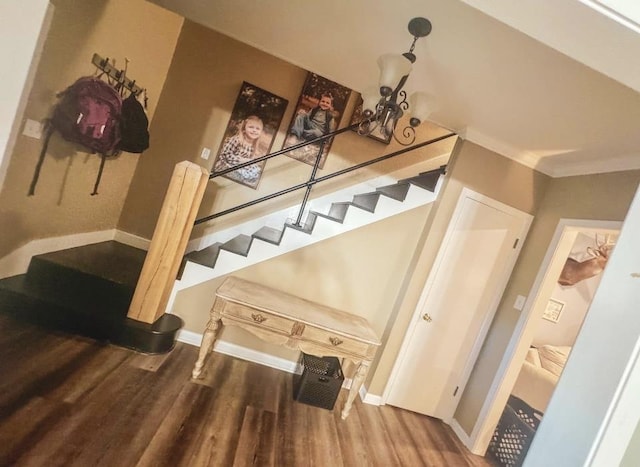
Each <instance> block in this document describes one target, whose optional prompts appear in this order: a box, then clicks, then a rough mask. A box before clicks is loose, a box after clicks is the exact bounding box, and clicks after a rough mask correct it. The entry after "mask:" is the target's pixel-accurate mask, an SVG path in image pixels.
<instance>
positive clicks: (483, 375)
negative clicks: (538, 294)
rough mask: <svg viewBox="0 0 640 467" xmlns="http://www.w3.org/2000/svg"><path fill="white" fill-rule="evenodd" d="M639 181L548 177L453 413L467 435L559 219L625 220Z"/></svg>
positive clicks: (638, 176)
mask: <svg viewBox="0 0 640 467" xmlns="http://www.w3.org/2000/svg"><path fill="white" fill-rule="evenodd" d="M639 182H640V171H637V170H636V171H629V172H617V173H608V174H599V175H586V176H577V177H565V178H558V179H552V180H551V181H550V183H549V187H548V189H547V192H546V194H545V198H544V201H543V202H542V205H541V206H540V209H539V210H538V212H537V213H536V217H535V219H534V221H533V224H532V227H531V230H530V232H529V236H528V238H527V241H526V243H525V244H524V247H523V249H522V252H521V254H520V258H519V260H518V262H517V264H516V267H515V269H514V272H513V274H512V276H511V279H510V280H509V283H508V284H507V288H506V290H505V293H504V295H503V297H502V301H501V303H500V305H499V307H498V311H497V312H496V316H495V318H494V320H493V323H492V325H491V328H490V330H489V333H488V335H487V339H486V341H485V343H484V346H483V348H482V350H481V352H480V355H479V357H478V361H477V363H476V366H475V368H474V370H473V372H472V374H471V377H470V379H469V382H468V385H467V388H466V389H465V391H464V393H463V395H462V397H461V399H460V404H459V406H458V409H457V411H456V413H455V418H456V419H457V420H458V422H459V423H460V425H461V426H462V428H463V429H464V430H465V431H466V432H467V433H471V430H472V429H473V426H474V424H475V422H476V420H477V418H478V414H479V413H480V409H481V408H482V404H483V403H484V401H485V399H486V397H487V395H488V391H489V388H490V385H491V383H492V381H493V378H494V376H495V374H496V372H497V369H498V366H499V364H500V361H501V359H502V356H503V354H504V352H505V350H506V348H507V345H508V343H509V340H510V338H511V336H512V334H513V331H514V328H515V325H516V323H517V321H518V318H519V316H520V315H519V312H518V311H517V310H515V309H514V308H513V303H514V301H515V299H516V296H517V295H524V296H528V295H529V291H530V289H531V287H532V285H533V282H534V280H535V277H536V275H537V273H538V269H539V268H540V264H541V263H542V259H543V258H544V255H545V253H546V251H547V248H548V246H549V242H550V241H551V238H552V237H553V234H554V232H555V230H556V227H557V225H558V221H559V220H560V219H561V218H567V219H592V220H612V221H619V220H623V219H624V217H625V215H626V213H627V210H628V208H629V204H630V202H631V200H632V198H633V195H634V193H635V191H636V189H637V187H638V183H639Z"/></svg>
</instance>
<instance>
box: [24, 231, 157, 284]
mask: <svg viewBox="0 0 640 467" xmlns="http://www.w3.org/2000/svg"><path fill="white" fill-rule="evenodd" d="M146 256H147V252H146V251H144V250H140V249H138V248H134V247H131V246H129V245H124V244H122V243H119V242H116V241H107V242H100V243H94V244H92V245H85V246H81V247H76V248H69V249H66V250H61V251H54V252H51V253H45V254H42V255H37V256H34V257H33V260H32V261H31V263H30V264H29V270H31V269H32V268H39V267H44V268H47V267H48V268H52V270H51V273H53V274H58V273H60V272H62V271H63V270H65V269H66V270H72V271H76V272H79V273H85V274H87V275H91V276H93V277H96V278H102V279H104V280H106V281H108V282H112V283H117V284H123V285H129V286H134V287H135V284H136V283H137V282H138V278H139V277H140V271H141V270H142V265H143V264H144V260H145V258H146ZM42 263H46V264H42Z"/></svg>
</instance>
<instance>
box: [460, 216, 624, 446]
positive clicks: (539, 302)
mask: <svg viewBox="0 0 640 467" xmlns="http://www.w3.org/2000/svg"><path fill="white" fill-rule="evenodd" d="M621 226H622V223H621V222H612V221H588V220H579V219H561V220H560V222H559V223H558V226H557V228H556V232H555V234H554V237H553V239H552V241H551V243H550V245H549V247H548V249H547V253H546V255H545V258H544V260H543V262H542V264H541V266H540V268H539V270H538V274H537V276H536V280H535V282H534V285H533V287H532V288H531V291H530V294H529V297H528V299H527V301H526V303H525V306H524V308H523V311H522V314H521V315H520V319H519V320H518V323H517V325H516V328H515V330H514V333H513V335H512V337H511V340H510V342H509V345H508V347H507V350H506V352H505V355H504V357H503V359H502V362H501V364H500V367H499V369H498V372H497V373H496V376H495V377H494V380H493V383H492V385H491V389H490V391H489V395H488V397H487V399H486V400H485V402H484V405H483V407H482V410H481V412H480V415H479V417H478V420H477V421H476V424H475V426H474V428H473V430H472V433H471V435H470V436H469V437H468V441H469V442H468V444H467V443H465V444H467V446H469V448H470V449H471V451H472V452H474V453H476V454H481V455H484V453H485V452H486V450H487V447H488V446H489V442H490V440H491V437H492V435H493V432H494V428H495V426H496V425H497V423H498V421H499V419H500V416H501V414H502V412H503V409H504V407H505V406H506V404H507V401H508V399H509V396H510V395H511V391H512V388H513V387H514V384H515V382H516V380H517V378H518V375H519V372H520V369H521V367H522V365H523V362H524V361H525V357H526V354H527V352H528V350H529V348H530V346H531V344H532V343H533V341H534V338H535V333H536V328H537V324H538V323H539V322H540V320H542V316H543V314H544V313H545V310H547V309H548V305H549V301H550V299H552V295H553V291H554V287H555V286H556V283H557V280H558V278H559V277H560V273H561V271H562V269H563V267H564V264H565V261H566V259H567V257H568V256H569V255H570V252H571V249H572V247H573V245H574V243H575V241H576V239H577V238H578V235H580V233H585V232H588V233H590V234H594V235H595V234H598V235H601V236H605V235H617V233H618V232H619V230H620V228H621ZM547 416H548V415H547Z"/></svg>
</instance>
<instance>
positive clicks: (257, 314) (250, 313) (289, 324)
mask: <svg viewBox="0 0 640 467" xmlns="http://www.w3.org/2000/svg"><path fill="white" fill-rule="evenodd" d="M223 315H226V316H229V317H231V318H236V319H240V320H242V321H245V322H248V323H251V324H253V325H255V326H257V327H262V328H265V329H271V330H275V331H281V332H284V333H287V334H291V331H292V329H293V324H294V321H292V320H289V319H286V318H282V317H280V316H273V315H270V314H269V313H265V312H264V311H260V310H256V309H253V308H250V307H247V306H243V305H238V304H237V303H229V302H227V303H226V304H225V307H224V311H223Z"/></svg>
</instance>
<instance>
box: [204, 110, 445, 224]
mask: <svg viewBox="0 0 640 467" xmlns="http://www.w3.org/2000/svg"><path fill="white" fill-rule="evenodd" d="M359 125H360V123H354V124H353V125H349V126H347V127H344V128H341V129H339V130H336V131H333V132H330V133H327V134H326V135H323V136H320V137H318V138H315V139H312V140H309V141H303V142H302V143H298V144H295V145H293V146H289V147H287V148H284V149H281V150H279V151H276V152H272V153H270V154H267V155H264V156H261V157H257V158H255V159H252V160H251V161H248V162H243V163H242V164H238V165H235V166H233V167H230V168H228V169H225V170H221V171H219V172H215V171H214V172H211V174H210V175H209V179H213V178H216V177H220V176H222V175H225V174H228V173H230V172H233V171H235V170H238V169H241V168H243V167H247V166H249V165H252V164H256V163H259V162H262V161H266V160H268V159H272V158H274V157H277V156H280V155H282V154H286V153H287V152H290V151H294V150H296V149H299V148H303V147H306V146H309V145H311V144H316V143H318V154H317V156H316V159H315V163H314V165H313V169H312V171H311V174H310V176H309V180H307V181H306V182H303V183H299V184H297V185H292V186H290V187H288V188H285V189H283V190H280V191H277V192H274V193H270V194H268V195H265V196H262V197H260V198H257V199H254V200H252V201H248V202H246V203H243V204H239V205H237V206H234V207H231V208H228V209H225V210H223V211H219V212H216V213H214V214H210V215H208V216H205V217H202V218H200V219H197V220H196V221H195V222H194V225H198V224H202V223H204V222H208V221H210V220H213V219H216V218H218V217H221V216H224V215H226V214H230V213H232V212H235V211H239V210H240V209H244V208H247V207H249V206H254V205H256V204H260V203H262V202H264V201H268V200H270V199H273V198H277V197H279V196H282V195H286V194H287V193H292V192H294V191H297V190H301V189H303V188H305V194H304V197H303V200H302V203H301V205H300V209H299V211H298V216H297V219H296V222H295V224H294V225H295V226H297V227H302V216H303V213H304V210H305V207H306V204H307V202H308V201H309V196H310V194H311V190H312V189H313V187H314V186H315V185H316V184H317V183H321V182H325V181H327V180H330V179H332V178H335V177H338V176H340V175H344V174H347V173H350V172H353V171H355V170H359V169H361V168H363V167H367V166H369V165H372V164H376V163H378V162H382V161H385V160H388V159H391V158H393V157H397V156H400V155H402V154H405V153H407V152H410V151H413V150H415V149H419V148H421V147H424V146H428V145H430V144H434V143H437V142H438V141H442V140H445V139H447V138H451V137H452V136H456V133H448V134H446V135H442V136H438V137H437V138H432V139H430V140H427V141H423V142H421V143H417V144H414V145H412V146H408V147H405V148H402V149H400V150H398V151H394V152H392V153H390V154H385V155H384V156H380V157H377V158H375V159H371V160H368V161H365V162H361V163H360V164H356V165H353V166H351V167H347V168H344V169H341V170H338V171H336V172H333V173H330V174H327V175H323V176H322V177H316V175H317V172H318V168H319V165H320V158H321V155H322V151H323V149H324V145H325V143H326V141H327V140H328V139H330V138H333V137H334V136H337V135H339V134H341V133H345V132H347V131H351V130H354V129H356V128H358V126H359Z"/></svg>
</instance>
